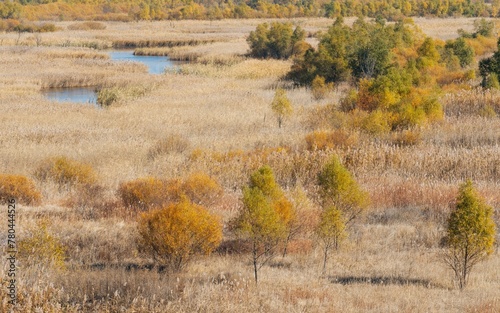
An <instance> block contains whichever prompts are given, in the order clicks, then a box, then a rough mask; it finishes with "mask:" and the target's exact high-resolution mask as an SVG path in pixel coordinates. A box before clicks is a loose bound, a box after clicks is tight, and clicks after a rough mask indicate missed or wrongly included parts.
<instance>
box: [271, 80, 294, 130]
mask: <svg viewBox="0 0 500 313" xmlns="http://www.w3.org/2000/svg"><path fill="white" fill-rule="evenodd" d="M271 109H272V110H273V113H274V114H275V115H276V118H277V120H278V127H279V128H281V125H282V124H283V121H284V120H285V119H286V118H288V117H289V116H290V115H292V113H293V108H292V104H291V103H290V100H289V99H288V97H287V95H286V91H285V90H284V89H281V88H278V89H276V92H275V94H274V99H273V102H271Z"/></svg>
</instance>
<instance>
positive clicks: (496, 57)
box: [479, 39, 500, 88]
mask: <svg viewBox="0 0 500 313" xmlns="http://www.w3.org/2000/svg"><path fill="white" fill-rule="evenodd" d="M479 73H480V75H481V76H482V78H483V80H482V86H483V87H485V88H495V87H496V85H497V83H498V77H499V75H500V39H499V40H498V41H497V51H496V52H495V53H494V54H493V55H492V56H491V57H489V58H486V59H482V60H481V61H480V62H479ZM492 75H493V76H492Z"/></svg>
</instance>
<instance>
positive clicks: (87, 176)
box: [35, 157, 97, 186]
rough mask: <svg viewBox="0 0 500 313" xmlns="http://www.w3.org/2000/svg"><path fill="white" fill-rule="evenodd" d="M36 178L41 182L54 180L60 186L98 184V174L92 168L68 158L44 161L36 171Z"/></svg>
mask: <svg viewBox="0 0 500 313" xmlns="http://www.w3.org/2000/svg"><path fill="white" fill-rule="evenodd" d="M35 176H36V178H38V179H39V180H41V181H45V180H52V181H54V182H55V183H57V184H59V186H63V185H70V186H71V185H89V186H90V185H94V184H96V183H97V174H96V172H95V171H94V169H93V168H92V166H90V165H89V164H86V163H82V162H79V161H77V160H73V159H70V158H67V157H55V158H50V159H47V160H45V161H43V162H42V164H41V165H40V166H39V167H38V168H37V170H36V171H35Z"/></svg>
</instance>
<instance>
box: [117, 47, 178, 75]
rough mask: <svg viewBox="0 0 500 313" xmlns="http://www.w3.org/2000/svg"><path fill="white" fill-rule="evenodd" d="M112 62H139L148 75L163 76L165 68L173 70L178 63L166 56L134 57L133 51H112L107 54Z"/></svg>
mask: <svg viewBox="0 0 500 313" xmlns="http://www.w3.org/2000/svg"><path fill="white" fill-rule="evenodd" d="M109 57H110V58H111V60H113V61H129V62H140V63H143V64H145V65H147V67H148V69H149V74H163V72H165V68H175V67H176V66H177V65H179V64H180V62H177V61H172V60H170V59H169V58H168V57H166V56H149V55H134V50H114V51H111V52H109Z"/></svg>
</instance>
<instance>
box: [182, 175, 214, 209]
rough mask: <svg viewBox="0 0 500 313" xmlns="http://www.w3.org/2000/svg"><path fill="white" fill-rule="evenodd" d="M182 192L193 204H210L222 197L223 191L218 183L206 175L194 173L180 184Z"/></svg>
mask: <svg viewBox="0 0 500 313" xmlns="http://www.w3.org/2000/svg"><path fill="white" fill-rule="evenodd" d="M182 192H183V193H184V194H185V195H186V196H187V197H188V198H189V199H191V201H193V202H195V203H198V204H201V203H204V204H210V203H213V201H214V200H215V199H216V198H218V197H220V196H221V195H222V192H223V190H222V187H221V186H220V185H219V183H218V182H217V181H215V180H214V179H213V178H211V177H210V176H208V175H207V174H204V173H194V174H191V175H189V177H188V178H186V180H185V181H184V183H183V184H182Z"/></svg>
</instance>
